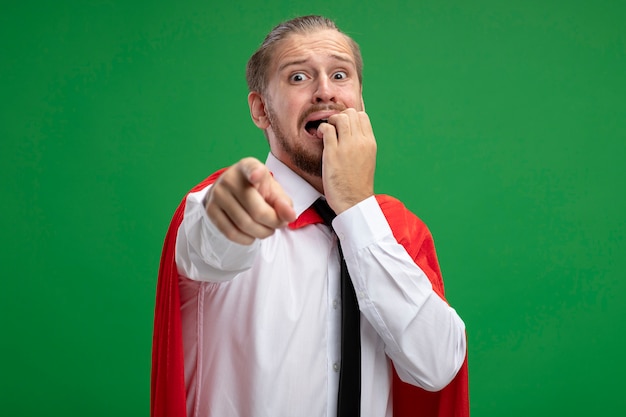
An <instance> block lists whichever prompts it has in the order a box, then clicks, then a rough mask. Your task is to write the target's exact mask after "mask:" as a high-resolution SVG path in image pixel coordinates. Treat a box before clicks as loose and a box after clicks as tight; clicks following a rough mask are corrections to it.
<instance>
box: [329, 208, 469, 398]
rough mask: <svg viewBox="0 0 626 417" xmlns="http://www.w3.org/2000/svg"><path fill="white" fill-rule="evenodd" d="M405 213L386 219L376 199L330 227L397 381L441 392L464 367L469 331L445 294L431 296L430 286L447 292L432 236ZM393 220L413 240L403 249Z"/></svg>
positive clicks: (342, 217) (363, 310)
mask: <svg viewBox="0 0 626 417" xmlns="http://www.w3.org/2000/svg"><path fill="white" fill-rule="evenodd" d="M396 203H397V204H395V205H396V206H399V205H400V204H399V202H396ZM396 211H397V210H396ZM402 213H403V214H405V216H403V218H400V219H397V218H396V219H391V218H389V216H387V218H386V217H385V215H384V214H383V212H382V210H381V208H380V206H379V205H378V203H377V201H376V199H375V198H370V199H367V200H365V201H363V202H361V203H359V204H357V205H356V206H353V207H352V208H351V209H349V210H347V211H346V212H344V213H343V214H342V215H340V216H338V217H337V218H336V219H335V221H334V222H333V227H334V228H335V230H336V231H337V234H338V236H339V237H340V239H341V245H342V248H343V249H344V254H345V257H346V263H347V265H348V269H349V271H350V276H351V278H352V281H353V283H354V287H355V291H356V294H357V297H358V299H359V308H360V309H361V312H362V314H363V315H364V316H365V317H366V319H367V320H368V321H369V322H370V323H371V324H372V326H373V327H374V328H375V329H376V331H377V333H378V334H379V335H380V336H381V338H382V339H383V340H384V342H385V346H386V352H387V354H388V355H389V357H390V358H391V359H392V360H393V362H394V365H395V368H396V371H397V372H398V375H399V376H400V378H401V379H403V380H404V381H405V382H408V383H411V384H413V385H417V386H420V387H422V388H424V389H426V390H429V391H437V390H440V389H442V388H443V387H445V386H446V385H447V384H448V383H449V382H450V381H451V380H452V378H454V376H455V375H456V373H457V372H458V370H459V368H460V367H461V365H462V363H463V360H464V358H465V325H464V323H463V321H462V320H461V319H460V318H459V316H458V315H457V314H456V311H455V310H454V309H453V308H451V307H450V306H449V305H448V304H447V303H446V302H445V301H444V300H443V299H442V297H441V296H442V295H443V294H441V296H440V295H438V294H437V293H436V292H435V291H434V290H433V283H435V284H436V285H437V287H439V288H437V289H438V290H440V291H442V289H443V288H442V286H441V285H439V284H440V283H441V277H440V276H439V267H438V265H437V264H436V256H435V253H434V246H432V238H431V236H430V233H429V232H428V230H427V229H426V227H425V226H424V225H423V223H421V222H420V221H419V220H418V219H417V218H416V217H415V216H413V215H412V214H411V213H409V212H408V211H407V210H406V209H404V208H402ZM386 214H387V213H386ZM390 220H393V224H394V232H396V234H398V236H399V237H400V238H401V239H403V240H404V238H405V237H407V236H408V238H409V239H410V241H408V242H406V241H404V242H403V244H404V245H405V246H406V247H405V246H403V244H400V243H398V239H397V238H396V237H395V236H394V234H393V233H392V230H391V228H390V226H389V223H388V221H390ZM402 229H403V230H402ZM407 249H408V251H407Z"/></svg>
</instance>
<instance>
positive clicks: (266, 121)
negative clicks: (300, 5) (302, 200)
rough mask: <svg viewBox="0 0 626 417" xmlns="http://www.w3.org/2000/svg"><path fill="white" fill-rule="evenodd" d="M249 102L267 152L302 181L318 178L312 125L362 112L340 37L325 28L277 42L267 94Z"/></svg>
mask: <svg viewBox="0 0 626 417" xmlns="http://www.w3.org/2000/svg"><path fill="white" fill-rule="evenodd" d="M249 103H250V109H251V113H252V117H253V119H254V121H255V123H256V124H257V126H259V127H260V128H262V129H264V130H265V131H266V134H267V137H268V140H269V144H270V149H271V151H272V153H273V154H274V155H275V156H276V157H277V158H278V159H279V160H281V161H282V162H283V163H284V164H286V165H287V166H289V167H290V168H291V169H293V170H294V171H295V172H297V173H299V174H300V175H302V176H304V177H307V176H314V177H321V172H322V170H321V165H322V151H323V140H322V139H320V138H318V137H317V134H316V127H317V124H316V122H319V121H320V120H324V119H327V118H328V117H329V116H331V115H333V114H335V113H339V112H341V111H342V110H344V109H346V108H349V107H352V108H355V109H357V110H362V109H363V101H362V97H361V84H360V82H359V79H358V75H357V71H356V65H355V60H354V57H353V55H352V50H351V49H350V45H349V43H348V41H347V40H346V38H345V36H344V35H343V34H341V33H339V32H337V31H335V30H326V29H325V30H319V31H315V32H312V33H308V34H306V35H298V34H292V35H290V36H289V37H288V38H286V39H284V40H282V41H281V43H280V44H279V45H278V46H277V48H276V50H275V51H274V56H273V63H272V67H271V68H270V71H269V79H268V86H267V91H266V92H265V94H263V95H262V96H261V95H259V94H257V93H251V95H250V97H249ZM255 113H256V115H255Z"/></svg>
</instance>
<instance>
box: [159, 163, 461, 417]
mask: <svg viewBox="0 0 626 417" xmlns="http://www.w3.org/2000/svg"><path fill="white" fill-rule="evenodd" d="M222 172H223V170H221V171H218V172H216V173H215V174H213V175H211V176H210V177H208V178H207V179H205V180H204V181H202V182H201V183H200V184H198V185H197V186H195V187H194V188H193V189H192V190H191V191H190V192H195V191H200V190H201V189H203V188H204V187H206V186H207V185H209V184H211V183H213V182H214V181H215V180H216V179H217V178H218V177H219V175H220V174H221V173H222ZM376 198H377V200H378V202H379V204H380V206H381V209H382V210H383V213H384V214H385V217H386V218H387V221H388V222H389V224H390V226H391V228H392V230H393V233H394V236H395V238H396V240H397V241H398V242H399V243H401V244H402V245H403V246H404V247H405V248H406V249H407V252H408V253H409V254H410V255H411V256H412V257H413V259H414V260H415V261H416V263H417V264H418V265H420V267H421V268H422V269H423V270H424V272H425V273H426V275H427V276H428V277H429V279H430V280H431V282H432V285H433V289H434V290H435V292H436V293H437V294H438V295H439V296H440V297H441V298H444V287H443V281H442V279H441V273H440V271H439V266H438V263H437V259H436V255H435V248H434V245H433V242H432V237H431V236H430V233H429V232H428V229H427V228H426V226H425V225H424V224H423V223H422V222H421V221H420V220H419V219H418V218H417V217H416V216H414V215H413V214H412V213H410V212H409V211H408V210H407V209H406V208H405V207H404V206H403V205H402V204H401V203H399V202H398V201H397V200H395V199H393V198H391V197H387V196H377V197H376ZM185 201H186V198H184V199H183V201H182V202H181V204H180V205H179V206H178V208H177V209H176V212H175V213H174V216H173V218H172V222H171V223H170V227H169V229H168V231H167V235H166V236H165V243H164V245H163V253H162V255H161V265H160V267H159V277H158V282H157V291H156V306H155V312H154V334H153V341H152V381H151V399H150V415H151V416H152V417H186V416H187V405H186V394H185V379H184V357H183V341H182V325H181V316H180V297H179V289H178V271H177V269H176V263H175V259H174V250H175V245H176V234H177V231H178V227H179V226H180V223H181V222H182V220H183V213H184V211H185ZM313 216H314V217H315V215H313ZM298 221H300V219H299V220H297V221H296V222H298ZM317 221H318V219H309V221H307V222H308V223H312V222H317ZM320 221H321V220H320ZM396 225H397V226H398V227H394V226H396ZM444 299H445V298H444ZM393 410H394V413H393V414H394V416H395V417H409V416H412V417H467V416H469V392H468V373H467V356H466V358H465V361H464V362H463V365H462V367H461V369H460V371H459V372H458V374H457V375H456V377H455V378H454V380H453V381H452V382H451V383H450V384H449V385H448V386H446V387H445V388H444V389H443V390H441V391H438V392H428V391H425V390H423V389H421V388H418V387H415V386H413V385H410V384H407V383H404V382H402V381H401V380H400V379H399V378H398V376H397V375H396V373H395V372H394V380H393Z"/></svg>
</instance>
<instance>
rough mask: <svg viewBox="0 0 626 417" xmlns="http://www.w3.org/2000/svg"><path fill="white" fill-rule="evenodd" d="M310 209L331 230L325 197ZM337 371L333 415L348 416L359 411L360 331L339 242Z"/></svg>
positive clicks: (357, 313)
mask: <svg viewBox="0 0 626 417" xmlns="http://www.w3.org/2000/svg"><path fill="white" fill-rule="evenodd" d="M313 208H314V209H315V211H317V213H318V214H319V215H320V217H321V218H322V219H323V220H324V223H326V225H327V226H328V227H330V228H331V230H332V220H333V219H334V218H335V216H336V214H335V212H334V211H333V210H332V209H331V208H330V206H329V205H328V203H327V202H326V200H325V199H323V198H319V199H318V200H317V201H315V203H313ZM339 256H340V257H341V370H340V373H339V397H338V401H337V416H338V417H352V416H359V415H360V414H361V330H360V327H361V326H360V324H359V323H360V313H359V304H358V302H357V299H356V294H355V292H354V286H353V285H352V280H351V279H350V275H348V267H347V266H346V261H345V259H344V258H343V252H342V251H341V244H339Z"/></svg>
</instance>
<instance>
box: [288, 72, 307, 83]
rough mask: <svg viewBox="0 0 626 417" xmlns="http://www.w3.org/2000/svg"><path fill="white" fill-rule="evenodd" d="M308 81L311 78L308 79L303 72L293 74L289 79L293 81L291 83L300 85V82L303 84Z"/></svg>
mask: <svg viewBox="0 0 626 417" xmlns="http://www.w3.org/2000/svg"><path fill="white" fill-rule="evenodd" d="M308 79H309V77H307V75H306V74H305V73H303V72H296V73H295V74H292V75H291V76H290V77H289V80H291V82H294V83H299V82H302V81H306V80H308Z"/></svg>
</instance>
